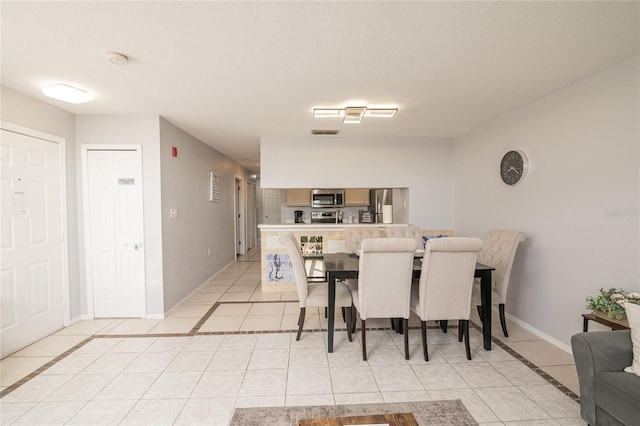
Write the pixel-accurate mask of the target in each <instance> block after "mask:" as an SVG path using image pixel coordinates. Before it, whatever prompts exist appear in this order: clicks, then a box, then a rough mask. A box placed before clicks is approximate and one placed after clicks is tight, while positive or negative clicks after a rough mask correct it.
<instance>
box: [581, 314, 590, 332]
mask: <svg viewBox="0 0 640 426" xmlns="http://www.w3.org/2000/svg"><path fill="white" fill-rule="evenodd" d="M587 331H589V319H588V318H586V317H585V318H582V332H583V333H586V332H587Z"/></svg>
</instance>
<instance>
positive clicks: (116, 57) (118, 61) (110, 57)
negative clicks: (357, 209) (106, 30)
mask: <svg viewBox="0 0 640 426" xmlns="http://www.w3.org/2000/svg"><path fill="white" fill-rule="evenodd" d="M107 61H109V62H111V63H112V64H114V65H127V63H128V62H129V58H127V57H126V56H125V55H123V54H122V53H118V52H109V53H107Z"/></svg>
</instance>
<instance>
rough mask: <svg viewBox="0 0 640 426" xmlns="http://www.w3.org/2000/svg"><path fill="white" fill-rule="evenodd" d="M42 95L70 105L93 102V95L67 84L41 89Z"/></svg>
mask: <svg viewBox="0 0 640 426" xmlns="http://www.w3.org/2000/svg"><path fill="white" fill-rule="evenodd" d="M42 93H44V94H45V95H47V96H48V97H50V98H53V99H57V100H59V101H62V102H68V103H70V104H83V103H85V102H89V101H91V100H93V95H92V94H91V93H89V92H85V91H84V90H81V89H78V88H77V87H73V86H69V85H68V84H63V83H60V84H53V85H51V86H45V87H43V88H42Z"/></svg>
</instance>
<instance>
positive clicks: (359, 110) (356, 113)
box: [313, 106, 398, 123]
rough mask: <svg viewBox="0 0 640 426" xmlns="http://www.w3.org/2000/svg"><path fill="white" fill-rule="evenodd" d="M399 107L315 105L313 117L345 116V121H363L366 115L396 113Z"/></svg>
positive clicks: (385, 115) (386, 115)
mask: <svg viewBox="0 0 640 426" xmlns="http://www.w3.org/2000/svg"><path fill="white" fill-rule="evenodd" d="M396 112H398V108H395V107H393V108H388V107H375V106H348V107H344V108H340V107H314V108H313V118H343V119H344V120H343V121H344V122H345V123H361V122H362V119H363V118H364V117H386V118H390V117H393V116H394V115H396Z"/></svg>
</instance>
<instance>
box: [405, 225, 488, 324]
mask: <svg viewBox="0 0 640 426" xmlns="http://www.w3.org/2000/svg"><path fill="white" fill-rule="evenodd" d="M480 249H482V240H481V239H480V238H464V237H451V238H437V239H433V240H429V241H427V244H426V246H425V253H424V258H423V261H422V273H421V274H420V281H419V285H418V296H419V298H418V300H416V301H419V303H416V304H414V301H413V300H412V305H413V306H412V309H414V310H415V312H416V313H417V314H418V316H419V317H420V318H421V319H422V320H423V321H427V320H432V319H433V320H449V319H451V320H454V319H457V320H468V319H469V317H470V314H471V293H472V290H473V275H474V273H475V269H476V258H477V257H478V252H479V251H480Z"/></svg>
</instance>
